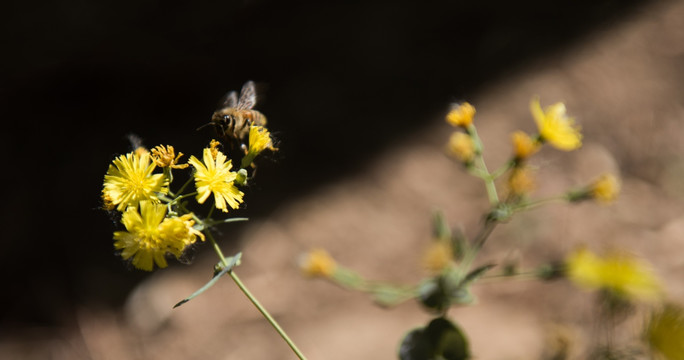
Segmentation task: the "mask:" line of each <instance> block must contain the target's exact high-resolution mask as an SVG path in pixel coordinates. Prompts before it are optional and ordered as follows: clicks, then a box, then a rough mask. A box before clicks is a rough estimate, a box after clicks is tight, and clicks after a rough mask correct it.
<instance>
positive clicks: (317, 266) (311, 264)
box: [299, 249, 337, 277]
mask: <svg viewBox="0 0 684 360" xmlns="http://www.w3.org/2000/svg"><path fill="white" fill-rule="evenodd" d="M299 267H300V269H301V270H302V272H303V273H304V274H305V275H308V276H322V277H331V276H332V275H333V274H334V273H335V269H337V263H335V260H334V259H333V258H332V257H331V256H330V254H328V252H327V251H325V250H323V249H315V250H311V251H309V252H308V253H307V254H306V255H305V256H304V257H303V258H302V259H301V260H300V262H299Z"/></svg>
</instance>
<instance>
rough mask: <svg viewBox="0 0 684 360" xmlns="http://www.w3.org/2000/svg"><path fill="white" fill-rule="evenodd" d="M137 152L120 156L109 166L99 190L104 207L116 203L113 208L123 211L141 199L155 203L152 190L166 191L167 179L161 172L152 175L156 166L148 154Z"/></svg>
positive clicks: (156, 198) (110, 206)
mask: <svg viewBox="0 0 684 360" xmlns="http://www.w3.org/2000/svg"><path fill="white" fill-rule="evenodd" d="M137 154H138V153H135V152H132V153H128V154H125V155H121V156H119V157H118V158H116V159H114V161H113V163H112V164H110V165H109V169H108V170H107V174H106V175H105V178H104V185H103V189H102V199H103V200H104V203H105V206H106V207H108V208H110V209H112V208H114V207H115V206H116V209H117V210H119V211H124V210H125V209H126V208H127V207H129V206H134V207H135V206H138V203H139V202H140V201H143V200H151V201H155V202H158V201H159V198H158V197H157V194H156V193H162V194H166V193H167V192H168V191H169V189H168V179H167V178H166V177H165V176H164V175H163V174H152V172H153V171H154V169H155V167H156V165H155V164H154V162H152V161H150V153H149V152H147V151H145V152H141V153H140V155H137Z"/></svg>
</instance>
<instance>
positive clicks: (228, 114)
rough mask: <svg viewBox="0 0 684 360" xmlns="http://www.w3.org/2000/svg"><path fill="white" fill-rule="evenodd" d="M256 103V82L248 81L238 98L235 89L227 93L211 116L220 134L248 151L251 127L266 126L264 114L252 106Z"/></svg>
mask: <svg viewBox="0 0 684 360" xmlns="http://www.w3.org/2000/svg"><path fill="white" fill-rule="evenodd" d="M255 104H256V90H255V89H254V82H253V81H247V82H246V83H245V84H244V85H243V86H242V90H240V97H239V98H238V96H237V93H236V92H235V91H231V92H229V93H228V94H226V95H225V96H224V97H223V99H222V100H221V103H220V105H219V108H218V110H216V111H215V112H214V114H213V115H212V116H211V123H212V124H214V127H215V128H216V131H217V132H218V133H219V135H221V136H223V137H224V138H226V139H227V140H229V141H230V142H231V144H236V143H237V144H239V146H240V147H241V148H242V149H243V150H245V151H246V146H245V142H246V141H247V140H248V139H249V127H250V126H252V125H259V126H266V117H265V116H264V114H262V113H260V112H259V111H257V110H253V109H252V108H253V107H254V105H255Z"/></svg>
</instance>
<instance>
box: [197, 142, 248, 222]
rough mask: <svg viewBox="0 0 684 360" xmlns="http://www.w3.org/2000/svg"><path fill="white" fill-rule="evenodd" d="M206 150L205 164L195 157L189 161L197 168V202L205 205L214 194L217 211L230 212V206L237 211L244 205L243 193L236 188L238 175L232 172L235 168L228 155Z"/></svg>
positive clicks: (204, 155) (209, 149)
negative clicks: (235, 182) (213, 153)
mask: <svg viewBox="0 0 684 360" xmlns="http://www.w3.org/2000/svg"><path fill="white" fill-rule="evenodd" d="M215 152H216V155H215V156H214V155H212V149H211V148H205V149H204V154H203V160H204V161H203V162H200V161H199V159H197V158H196V157H194V156H191V157H190V160H189V161H188V162H189V163H190V164H191V165H192V166H193V167H194V168H195V170H196V171H195V186H196V187H197V202H199V203H200V204H203V203H204V202H205V201H206V200H207V198H209V195H211V194H212V193H213V194H214V202H215V206H216V208H217V209H220V210H222V211H224V212H228V206H230V207H231V208H233V209H237V208H238V207H239V206H240V203H242V196H243V195H244V194H243V192H242V191H240V190H238V188H236V187H235V185H234V181H235V178H236V176H237V173H235V172H232V171H230V169H231V168H232V167H233V165H232V163H231V161H230V160H228V161H226V159H227V158H226V155H224V154H223V153H222V152H220V151H218V150H216V149H215Z"/></svg>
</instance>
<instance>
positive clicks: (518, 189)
mask: <svg viewBox="0 0 684 360" xmlns="http://www.w3.org/2000/svg"><path fill="white" fill-rule="evenodd" d="M535 186H536V184H535V182H534V176H533V175H532V169H530V167H529V166H518V167H515V168H513V170H511V173H510V175H509V177H508V190H509V191H510V194H511V195H513V196H522V195H525V194H529V193H531V192H532V191H533V190H534V188H535Z"/></svg>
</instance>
